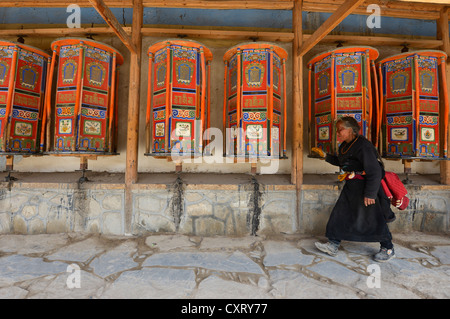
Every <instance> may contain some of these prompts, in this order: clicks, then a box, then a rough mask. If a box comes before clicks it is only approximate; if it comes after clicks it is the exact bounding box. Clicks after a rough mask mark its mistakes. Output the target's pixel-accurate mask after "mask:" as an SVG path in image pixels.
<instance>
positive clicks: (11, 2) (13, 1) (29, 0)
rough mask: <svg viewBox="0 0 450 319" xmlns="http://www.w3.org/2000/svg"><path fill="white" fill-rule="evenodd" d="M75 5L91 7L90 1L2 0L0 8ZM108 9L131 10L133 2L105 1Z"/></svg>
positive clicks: (121, 0)
mask: <svg viewBox="0 0 450 319" xmlns="http://www.w3.org/2000/svg"><path fill="white" fill-rule="evenodd" d="M73 3H76V4H77V5H78V6H80V7H91V6H92V4H91V3H90V0H77V1H73V0H42V1H36V0H3V1H0V7H25V8H26V7H33V8H64V7H67V6H68V5H70V4H73ZM105 3H106V5H107V6H108V7H110V8H113V7H115V8H132V7H133V0H105Z"/></svg>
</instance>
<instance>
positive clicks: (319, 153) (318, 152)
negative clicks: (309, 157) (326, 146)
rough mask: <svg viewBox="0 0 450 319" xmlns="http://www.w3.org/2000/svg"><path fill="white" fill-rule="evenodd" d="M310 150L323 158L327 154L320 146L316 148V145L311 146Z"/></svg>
mask: <svg viewBox="0 0 450 319" xmlns="http://www.w3.org/2000/svg"><path fill="white" fill-rule="evenodd" d="M311 151H312V152H313V153H314V154H316V155H317V156H320V157H322V158H325V157H326V156H327V154H325V152H324V151H323V150H322V149H321V148H318V147H313V148H312V149H311Z"/></svg>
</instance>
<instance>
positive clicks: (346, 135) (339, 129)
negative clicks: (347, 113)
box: [336, 122, 355, 143]
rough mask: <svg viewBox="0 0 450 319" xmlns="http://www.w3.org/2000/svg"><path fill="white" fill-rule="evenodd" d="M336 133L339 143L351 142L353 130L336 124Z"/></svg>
mask: <svg viewBox="0 0 450 319" xmlns="http://www.w3.org/2000/svg"><path fill="white" fill-rule="evenodd" d="M336 133H337V138H338V140H339V142H344V141H345V142H347V143H349V142H351V141H352V140H353V138H354V137H355V135H354V134H353V130H352V129H351V128H349V127H345V126H344V125H343V124H342V123H341V122H339V123H337V124H336Z"/></svg>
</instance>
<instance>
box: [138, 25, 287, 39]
mask: <svg viewBox="0 0 450 319" xmlns="http://www.w3.org/2000/svg"><path fill="white" fill-rule="evenodd" d="M142 35H143V36H168V37H176V36H183V37H184V36H187V37H189V38H209V39H222V40H228V39H229V40H236V39H242V40H249V41H250V40H255V39H257V40H258V41H276V42H292V40H293V38H294V34H293V33H292V32H275V31H274V32H270V31H248V30H245V31H243V30H214V29H179V28H177V29H171V28H149V27H144V28H142Z"/></svg>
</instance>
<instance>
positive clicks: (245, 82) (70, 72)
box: [0, 38, 448, 159]
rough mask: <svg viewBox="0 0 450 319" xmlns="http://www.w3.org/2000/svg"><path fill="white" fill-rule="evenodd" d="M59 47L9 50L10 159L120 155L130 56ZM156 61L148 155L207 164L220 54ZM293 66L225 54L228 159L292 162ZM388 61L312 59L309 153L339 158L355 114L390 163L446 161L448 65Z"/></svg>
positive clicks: (259, 52) (3, 80)
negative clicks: (124, 67) (122, 79)
mask: <svg viewBox="0 0 450 319" xmlns="http://www.w3.org/2000/svg"><path fill="white" fill-rule="evenodd" d="M51 48H52V51H53V55H52V56H50V55H48V54H46V53H45V52H43V51H42V50H39V49H36V48H34V47H31V46H29V45H25V44H20V43H14V42H8V41H1V40H0V155H5V154H6V155H8V154H13V155H14V154H46V153H47V154H74V155H76V154H91V153H93V154H97V155H102V154H107V155H111V154H116V147H117V131H118V130H117V129H118V112H117V110H118V105H117V91H118V67H119V66H120V65H121V64H122V63H123V57H122V55H121V54H120V53H119V52H118V51H117V50H116V49H114V48H112V47H110V46H108V45H106V44H103V43H100V42H97V41H93V40H90V39H78V38H64V39H59V40H56V41H54V42H53V43H52V45H51ZM148 56H149V68H148V79H149V80H148V95H147V114H146V152H145V155H149V156H157V157H169V156H171V155H172V154H173V152H174V151H175V152H177V153H182V154H185V155H191V156H192V155H193V156H195V155H201V154H204V151H205V149H206V147H207V144H208V142H209V139H210V135H209V131H208V129H209V128H210V114H211V105H210V97H211V90H210V82H211V62H212V58H213V56H212V53H211V51H210V50H209V49H208V48H206V47H205V46H203V45H202V44H200V43H198V42H195V41H190V40H166V41H162V42H159V43H156V44H154V45H152V46H150V47H149V49H148ZM287 56H288V55H287V53H286V51H285V50H284V49H282V48H280V47H278V46H276V45H274V44H271V43H262V42H253V43H245V44H241V45H238V46H235V47H233V48H230V49H229V50H228V51H227V52H226V53H225V55H224V56H223V61H224V69H225V72H224V97H223V129H224V132H223V133H224V136H225V139H224V144H225V151H224V155H225V156H235V157H240V156H242V157H258V158H259V157H268V158H285V157H286V120H287V114H286V109H287V106H286V60H287ZM378 56H379V53H378V51H377V50H376V49H374V48H371V47H346V48H339V49H336V50H333V51H329V52H325V53H322V54H319V55H317V56H316V57H314V58H313V59H312V60H311V61H309V63H308V68H309V123H310V128H311V129H310V136H309V141H310V146H311V147H314V146H315V147H320V148H322V149H323V150H324V151H326V152H334V151H336V150H337V147H338V143H339V142H338V141H337V139H336V133H335V122H336V120H337V119H338V118H339V117H341V116H348V115H350V116H353V117H355V118H356V120H357V121H358V122H359V123H360V124H361V134H362V135H364V136H366V137H367V138H368V139H369V140H371V141H373V142H374V144H375V145H377V146H379V148H380V150H381V151H382V155H383V156H385V157H394V158H425V159H441V158H447V131H448V96H447V89H446V88H447V84H446V76H445V74H446V71H445V61H446V58H447V55H446V54H445V53H444V52H441V51H417V52H411V53H404V54H401V55H396V56H393V57H390V58H385V59H383V60H382V61H380V62H378V63H377V64H375V60H376V59H377V58H378ZM55 72H56V93H55V95H54V107H52V96H53V95H52V86H53V83H52V82H53V78H54V75H55ZM51 123H54V125H53V126H51ZM225 131H226V132H227V133H226V134H225Z"/></svg>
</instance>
